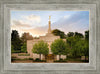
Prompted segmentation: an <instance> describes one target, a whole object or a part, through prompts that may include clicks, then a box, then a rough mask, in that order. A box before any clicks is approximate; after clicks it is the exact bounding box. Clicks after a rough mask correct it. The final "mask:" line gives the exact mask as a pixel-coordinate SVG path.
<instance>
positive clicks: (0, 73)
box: [0, 0, 100, 74]
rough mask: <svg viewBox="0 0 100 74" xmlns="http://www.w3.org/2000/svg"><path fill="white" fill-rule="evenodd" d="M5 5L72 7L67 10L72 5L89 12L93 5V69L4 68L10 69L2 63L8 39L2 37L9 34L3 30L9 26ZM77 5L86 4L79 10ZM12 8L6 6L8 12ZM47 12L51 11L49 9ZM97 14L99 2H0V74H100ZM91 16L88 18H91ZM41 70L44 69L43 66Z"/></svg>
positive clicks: (26, 0)
mask: <svg viewBox="0 0 100 74" xmlns="http://www.w3.org/2000/svg"><path fill="white" fill-rule="evenodd" d="M7 4H13V5H14V7H16V8H20V9H21V8H22V7H17V6H16V4H24V5H25V4H33V5H34V4H38V5H40V4H47V5H48V4H56V5H59V4H62V5H63V4H65V5H67V4H71V5H72V6H69V9H70V8H74V7H73V5H74V4H76V6H75V7H76V8H80V9H85V8H89V7H90V9H91V10H92V4H93V5H94V6H93V7H94V8H95V9H93V10H92V11H94V12H96V15H95V18H96V19H95V22H94V23H95V25H93V26H94V28H93V27H92V28H91V29H93V30H92V32H95V33H96V34H94V36H95V37H96V44H94V45H95V48H96V54H93V53H92V56H94V55H96V56H95V59H93V60H91V61H92V62H96V63H94V64H92V67H93V69H90V68H89V67H88V70H86V69H85V70H84V69H83V70H80V69H79V70H78V69H77V70H71V69H70V70H68V69H67V70H65V69H64V70H63V69H61V70H42V69H41V70H40V68H38V67H39V65H38V67H37V69H38V70H27V69H23V70H22V69H19V70H16V69H14V70H11V68H10V69H8V68H5V67H6V66H9V67H10V65H9V64H7V63H6V62H5V61H4V55H5V54H6V53H5V54H4V49H5V48H7V47H8V45H7V43H6V42H8V41H7V40H8V39H6V40H5V39H4V35H5V36H8V35H6V33H5V32H8V33H9V29H8V31H5V30H7V27H9V25H8V26H5V24H4V9H5V8H6V7H4V6H6V5H7ZM77 4H79V5H85V4H86V5H87V6H84V8H81V7H79V6H78V5H77ZM88 6H89V7H88ZM14 7H11V6H9V5H7V8H8V10H9V9H10V8H13V9H14ZM60 8H61V7H60ZM62 8H65V7H64V6H63V7H62ZM23 9H26V8H25V7H23ZM36 9H39V8H36ZM41 9H43V7H41V8H40V9H39V10H41ZM44 9H45V8H44ZM54 9H58V8H54ZM48 10H51V8H50V9H48ZM99 13H100V0H0V74H23V73H24V74H33V73H35V74H67V73H68V74H100V49H99V48H100V33H99V32H100V16H99V15H100V14H99ZM92 14H93V13H92ZM92 14H91V15H90V16H92ZM92 17H93V16H92ZM93 18H94V17H93ZM91 20H93V19H91ZM90 23H91V22H90ZM92 24H93V22H92ZM94 36H93V37H94ZM4 41H5V42H4ZM4 43H6V44H4ZM7 49H8V48H7ZM7 51H8V50H7ZM8 55H9V54H8ZM4 62H5V63H6V64H5V63H4ZM20 64H21V63H20ZM13 65H14V64H13ZM22 65H23V67H24V66H25V65H24V64H22ZM94 66H95V67H94ZM14 67H16V68H18V67H19V68H22V67H21V66H20V65H19V66H16V65H15V66H14ZM80 67H81V66H80ZM43 68H44V66H43ZM56 68H57V66H56ZM89 69H90V70H89Z"/></svg>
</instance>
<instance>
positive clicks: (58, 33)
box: [52, 29, 66, 39]
mask: <svg viewBox="0 0 100 74" xmlns="http://www.w3.org/2000/svg"><path fill="white" fill-rule="evenodd" d="M52 33H53V34H54V35H56V36H60V38H62V39H63V38H66V35H65V33H64V32H63V31H60V30H58V29H55V30H53V31H52Z"/></svg>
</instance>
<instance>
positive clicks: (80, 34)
mask: <svg viewBox="0 0 100 74" xmlns="http://www.w3.org/2000/svg"><path fill="white" fill-rule="evenodd" d="M75 37H78V38H84V36H83V34H82V33H78V32H75Z"/></svg>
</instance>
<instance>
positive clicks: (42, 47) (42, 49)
mask: <svg viewBox="0 0 100 74" xmlns="http://www.w3.org/2000/svg"><path fill="white" fill-rule="evenodd" d="M32 52H33V53H37V54H40V59H41V54H44V55H46V54H48V53H49V48H48V44H47V43H45V42H44V41H42V40H41V41H39V42H38V43H36V44H34V45H33V49H32Z"/></svg>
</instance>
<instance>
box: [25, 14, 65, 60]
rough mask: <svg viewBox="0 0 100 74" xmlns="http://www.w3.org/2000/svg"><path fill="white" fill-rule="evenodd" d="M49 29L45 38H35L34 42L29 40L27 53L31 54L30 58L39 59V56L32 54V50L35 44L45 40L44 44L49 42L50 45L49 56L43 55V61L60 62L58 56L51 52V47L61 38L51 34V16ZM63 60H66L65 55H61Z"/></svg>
mask: <svg viewBox="0 0 100 74" xmlns="http://www.w3.org/2000/svg"><path fill="white" fill-rule="evenodd" d="M48 25H49V28H48V33H47V34H46V35H45V36H40V37H39V38H35V39H34V38H33V40H27V52H28V53H29V54H30V56H31V57H32V58H34V59H36V58H39V54H36V53H32V48H33V45H34V44H35V43H37V42H38V41H40V40H43V41H44V42H47V43H48V44H49V54H48V55H47V56H44V55H42V57H41V58H42V59H45V58H47V59H55V60H59V56H58V55H53V54H52V52H51V48H50V45H51V44H52V42H53V41H54V40H55V39H59V38H60V36H55V35H53V34H52V33H51V21H50V16H49V22H48ZM64 41H65V40H64ZM61 58H62V59H65V58H66V56H65V55H61Z"/></svg>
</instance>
